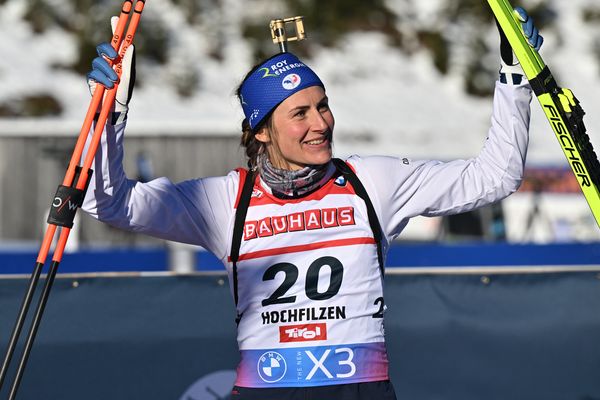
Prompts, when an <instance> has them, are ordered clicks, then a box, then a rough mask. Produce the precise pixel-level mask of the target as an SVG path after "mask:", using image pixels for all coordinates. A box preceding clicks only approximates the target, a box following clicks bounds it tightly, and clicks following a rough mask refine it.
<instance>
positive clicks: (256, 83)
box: [240, 53, 325, 129]
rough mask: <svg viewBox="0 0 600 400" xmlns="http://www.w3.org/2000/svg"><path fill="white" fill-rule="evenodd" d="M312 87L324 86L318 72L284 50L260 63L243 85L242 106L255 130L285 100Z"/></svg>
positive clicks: (241, 91) (241, 92)
mask: <svg viewBox="0 0 600 400" xmlns="http://www.w3.org/2000/svg"><path fill="white" fill-rule="evenodd" d="M310 86H321V87H323V88H325V86H324V85H323V82H321V80H320V79H319V77H318V76H317V74H315V73H314V72H313V70H311V69H310V68H309V67H307V66H306V65H305V64H304V63H303V62H302V61H300V60H299V59H298V57H296V56H295V55H293V54H291V53H281V54H278V55H276V56H275V57H272V58H270V59H268V60H267V61H265V62H264V63H263V64H261V65H260V66H259V67H258V68H257V69H256V70H255V71H254V72H253V73H252V74H251V75H250V76H249V77H248V78H246V80H245V81H244V83H243V84H242V88H241V90H240V95H241V99H240V100H241V103H242V108H243V109H244V114H245V115H246V118H247V119H248V122H249V123H250V127H251V128H252V129H254V128H256V127H257V126H258V125H259V124H260V123H261V122H262V121H263V120H264V119H265V117H266V116H267V115H269V113H270V112H271V111H273V110H274V109H275V108H276V107H277V106H278V105H279V104H280V103H281V102H282V101H284V100H285V99H287V98H288V97H290V96H291V95H293V94H294V93H297V92H299V91H300V90H302V89H306V88H307V87H310Z"/></svg>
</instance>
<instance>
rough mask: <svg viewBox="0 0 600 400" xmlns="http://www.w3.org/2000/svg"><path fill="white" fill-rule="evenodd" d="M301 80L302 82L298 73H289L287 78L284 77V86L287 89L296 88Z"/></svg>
mask: <svg viewBox="0 0 600 400" xmlns="http://www.w3.org/2000/svg"><path fill="white" fill-rule="evenodd" d="M300 82H302V78H300V75H298V74H289V75H287V76H286V77H285V78H283V82H282V85H283V88H284V89H287V90H293V89H296V88H297V87H298V86H300Z"/></svg>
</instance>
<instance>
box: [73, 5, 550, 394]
mask: <svg viewBox="0 0 600 400" xmlns="http://www.w3.org/2000/svg"><path fill="white" fill-rule="evenodd" d="M521 17H522V20H523V21H524V22H525V21H527V16H526V14H525V15H521ZM531 32H532V37H533V36H535V37H536V38H537V30H533V31H531ZM533 33H535V35H533ZM532 41H533V42H535V43H532V45H533V46H536V43H537V44H541V40H532ZM109 47H110V46H109ZM537 47H539V46H537ZM100 50H101V53H102V54H103V55H104V56H105V57H108V58H114V56H115V55H116V54H112V53H110V50H109V49H108V52H107V48H106V46H104V47H101V49H100ZM133 59H134V58H133V57H132V56H131V55H129V56H127V55H126V57H125V58H124V60H123V74H124V75H123V76H122V79H121V85H120V86H119V89H118V91H117V98H116V104H115V116H114V118H112V121H111V123H107V124H106V127H105V129H106V134H107V135H106V138H105V140H104V142H103V143H102V149H101V151H99V152H98V154H97V155H96V166H95V168H94V170H95V171H98V174H97V175H96V176H95V178H94V179H93V180H92V182H91V184H90V188H89V191H88V194H87V197H86V199H85V202H84V205H83V209H84V210H85V211H87V212H88V213H90V214H91V215H92V216H94V217H96V218H98V219H99V220H101V221H104V222H106V223H109V224H111V225H113V226H116V227H118V228H122V229H126V230H130V231H136V232H141V233H145V234H149V235H153V236H157V237H160V238H164V239H168V240H175V241H180V242H185V243H190V244H195V245H200V246H202V247H204V248H205V249H207V250H209V251H210V252H212V253H213V254H215V255H216V256H217V257H218V258H219V259H220V260H221V262H222V263H223V265H224V266H225V268H226V270H227V272H228V275H229V284H230V289H231V293H232V295H233V298H234V302H235V306H236V312H237V318H236V322H237V329H238V330H237V341H238V346H239V349H240V358H241V360H240V363H239V365H238V369H237V378H236V382H235V387H234V388H233V390H232V393H231V395H232V399H234V400H252V399H261V400H269V399H289V400H295V399H319V400H322V399H344V400H365V399H369V400H371V399H378V400H392V399H395V398H396V396H395V394H394V389H393V386H392V383H391V382H390V380H389V373H388V355H387V351H386V345H385V336H384V329H383V318H384V313H385V312H386V306H385V302H384V296H383V283H382V282H383V272H384V265H385V259H386V255H387V251H388V250H389V247H390V243H391V242H392V241H393V240H394V239H395V238H396V237H397V236H398V235H399V234H400V233H401V232H402V231H403V229H404V228H405V227H406V225H407V223H408V221H409V220H410V219H411V218H412V217H415V216H418V215H424V216H440V215H450V214H456V213H460V212H465V211H469V210H473V209H475V208H477V207H480V206H483V205H486V204H490V203H493V202H496V201H498V200H500V199H502V198H504V197H506V196H508V195H509V194H511V193H512V192H514V191H515V190H516V189H517V188H518V187H519V185H520V182H521V178H522V174H523V164H524V161H525V154H526V151H527V143H528V129H529V116H530V112H529V103H530V101H531V98H532V96H531V87H530V85H529V83H528V82H527V80H526V79H525V78H524V77H523V74H522V72H521V71H520V67H519V66H518V65H505V64H503V66H502V70H501V76H500V79H499V81H498V82H497V83H496V92H495V96H494V108H493V110H494V111H493V116H492V124H491V128H490V130H489V133H488V138H487V140H486V142H485V145H484V146H483V149H482V150H481V153H480V154H479V155H478V156H476V157H473V158H471V159H468V160H455V161H452V162H447V163H444V162H440V161H435V160H419V161H413V160H410V159H408V158H405V157H402V158H397V157H387V156H372V157H359V156H352V157H350V158H348V159H347V160H340V159H336V158H332V140H333V130H334V117H333V113H332V111H331V109H330V106H329V99H328V97H327V95H326V90H325V85H324V83H323V82H322V81H321V79H319V77H318V76H317V74H316V73H315V72H314V71H313V70H311V69H310V68H309V67H308V66H307V65H306V64H305V63H303V62H302V61H301V60H299V59H298V58H297V57H296V56H294V55H293V54H291V53H281V54H277V55H276V56H274V57H271V58H269V59H267V60H265V61H263V62H261V63H259V64H258V65H257V66H255V67H254V68H252V70H251V71H250V72H249V73H248V74H247V75H246V78H245V79H244V80H243V82H242V83H241V85H240V87H239V88H238V91H237V94H238V98H239V101H240V104H241V106H242V109H243V111H244V114H245V119H244V121H243V122H242V131H243V133H242V145H243V146H244V147H245V148H246V155H247V156H248V167H249V168H248V169H243V168H239V169H237V170H235V171H231V172H230V173H229V174H228V175H227V176H222V177H210V178H199V179H194V180H190V181H185V182H180V183H172V182H171V181H170V180H169V179H167V178H158V179H155V180H153V181H150V182H145V183H142V182H137V181H135V180H130V179H127V177H126V176H125V173H124V171H123V169H122V160H123V157H124V155H123V137H124V131H125V125H126V115H127V109H128V106H127V105H128V102H129V98H130V96H131V88H132V85H133V82H134V79H133V74H131V71H132V65H133V62H132V60H133ZM97 64H98V61H97V62H96V65H97ZM126 76H130V77H131V79H129V80H127V79H125V78H124V77H126ZM90 77H91V78H92V80H94V81H96V82H99V83H101V84H103V85H105V86H107V87H111V86H112V85H113V83H112V82H111V79H110V77H109V76H106V79H104V78H103V73H102V71H101V70H100V69H96V70H95V73H93V75H90Z"/></svg>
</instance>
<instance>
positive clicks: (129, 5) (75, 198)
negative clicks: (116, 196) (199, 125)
mask: <svg viewBox="0 0 600 400" xmlns="http://www.w3.org/2000/svg"><path fill="white" fill-rule="evenodd" d="M138 4H139V5H138ZM143 7H144V1H141V0H138V1H137V2H136V5H135V7H133V2H132V0H126V1H125V2H124V3H123V5H122V7H121V14H120V16H119V20H118V22H117V26H116V27H115V32H114V34H113V37H112V41H111V44H112V46H113V48H114V49H115V50H119V48H120V47H121V43H122V42H123V33H124V31H125V26H126V25H127V20H128V19H129V14H130V13H131V10H132V9H133V10H134V12H135V14H134V16H135V15H137V17H136V18H132V21H133V20H137V21H136V22H135V23H134V24H133V26H132V24H131V23H130V28H129V29H128V31H127V37H128V38H129V39H126V42H128V45H129V44H131V41H132V40H133V36H134V34H135V30H136V29H137V25H138V23H139V14H141V11H142V10H143ZM125 50H126V49H125ZM123 54H124V51H121V56H122V55H123ZM118 74H119V75H120V70H119V71H118ZM115 89H116V88H115ZM104 92H105V90H104V87H103V86H102V85H98V86H97V88H96V90H95V92H94V96H93V97H92V100H91V102H90V106H89V108H88V111H87V114H86V117H85V119H84V123H83V126H82V128H81V131H80V134H79V138H78V140H77V143H76V145H75V149H74V151H73V155H72V157H71V161H70V163H69V167H68V169H67V172H66V174H65V178H64V180H63V185H62V187H61V186H59V190H58V191H57V196H56V197H55V198H54V201H53V204H52V207H54V208H58V212H59V213H60V211H61V210H63V209H65V208H66V207H67V204H68V207H69V208H68V210H69V212H67V213H66V214H68V216H67V217H66V218H62V219H61V220H51V218H50V217H49V226H48V229H47V231H46V234H45V237H44V240H43V242H42V245H41V248H40V252H39V254H38V258H37V262H36V265H35V268H34V271H33V273H32V276H31V279H30V283H29V287H28V290H27V292H26V294H25V297H24V299H23V303H22V305H21V309H20V311H19V316H18V318H17V322H16V324H15V327H14V329H13V332H12V335H11V339H10V341H9V346H8V349H7V353H6V357H5V360H4V362H3V364H2V370H1V372H0V389H1V388H2V384H3V381H4V379H5V376H6V373H7V370H8V366H9V364H10V361H11V359H12V356H13V354H14V350H15V347H16V343H17V341H18V338H19V336H20V333H21V329H22V326H23V323H24V321H25V318H26V315H27V312H28V309H29V306H30V303H31V300H32V297H33V294H34V292H35V288H36V285H37V282H38V281H39V276H40V273H41V270H42V268H43V266H44V263H45V261H46V258H47V256H48V253H49V250H50V246H51V243H52V240H53V238H54V235H55V233H56V230H57V226H59V225H60V226H62V227H63V229H62V230H61V239H62V240H60V239H59V242H58V244H57V248H56V250H55V253H54V256H53V262H52V265H51V268H50V271H49V273H48V275H47V278H46V284H45V286H44V290H43V292H42V296H41V298H40V300H39V302H38V307H37V310H36V314H35V316H34V319H33V321H32V325H31V328H30V331H29V334H28V338H27V343H26V346H25V350H24V352H23V356H22V358H21V362H20V364H19V369H18V370H17V375H16V378H15V380H14V382H13V385H12V388H11V394H10V397H9V398H10V399H13V398H14V396H16V391H17V389H18V386H19V383H20V380H21V378H22V374H23V371H24V368H25V365H26V362H27V359H28V357H29V353H30V351H31V347H32V345H33V341H34V339H35V335H36V332H37V329H38V327H39V323H40V321H41V317H42V314H43V311H44V308H45V305H46V302H47V299H48V297H49V294H50V289H51V287H52V283H53V281H54V277H55V275H56V271H57V268H58V264H59V262H60V260H61V258H62V254H63V251H64V248H65V246H66V240H67V238H68V232H69V231H70V228H71V227H72V225H73V218H74V216H75V211H76V209H77V207H78V206H80V205H81V204H80V203H81V201H83V195H84V193H85V188H86V187H87V183H88V181H89V177H90V176H91V175H90V169H89V167H90V166H91V161H93V155H92V157H88V158H90V160H91V161H90V162H89V163H88V165H87V168H85V167H84V168H79V167H78V164H79V162H80V160H81V156H82V153H83V149H84V146H85V142H86V139H87V136H88V134H89V131H90V128H91V126H92V123H93V120H94V117H95V115H96V112H97V110H98V108H99V106H100V104H101V102H102V98H103V97H104ZM109 97H110V96H107V99H106V100H105V101H104V104H103V106H102V108H101V110H105V109H106V110H107V111H106V112H104V113H102V112H101V114H104V115H106V116H107V115H108V112H109V111H110V108H111V106H112V102H113V101H114V93H113V95H112V97H111V98H112V100H111V99H110V98H109ZM105 122H106V118H105V119H104V121H102V120H99V121H98V125H99V126H100V127H103V126H104V124H105ZM95 136H96V135H95ZM99 139H100V137H98V138H97V139H96V141H97V142H98V141H99ZM97 142H96V143H95V146H94V148H93V152H94V153H95V151H96V149H97V147H98V143H97ZM90 151H92V150H91V149H90ZM92 154H93V153H92ZM84 170H85V173H82V172H83V171H84ZM77 177H78V178H79V179H77ZM75 179H77V185H76V186H75V189H76V190H78V192H73V191H72V189H73V187H72V186H73V183H74V181H75ZM69 189H71V191H69ZM64 196H66V197H64ZM73 205H74V207H73V208H71V207H72V206H73ZM66 214H65V215H66ZM51 216H52V213H51Z"/></svg>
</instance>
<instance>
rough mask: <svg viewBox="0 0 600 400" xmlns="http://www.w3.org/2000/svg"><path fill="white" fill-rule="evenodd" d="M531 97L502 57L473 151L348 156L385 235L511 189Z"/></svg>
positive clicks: (520, 164)
mask: <svg viewBox="0 0 600 400" xmlns="http://www.w3.org/2000/svg"><path fill="white" fill-rule="evenodd" d="M519 12H520V13H521V16H522V21H523V27H524V29H525V30H526V33H528V36H529V37H530V40H531V45H532V46H533V47H538V48H539V46H541V44H542V39H541V36H539V33H538V31H537V29H535V27H533V26H532V24H531V22H530V19H529V17H528V16H527V14H526V13H524V11H522V10H520V11H519ZM506 53H507V52H506V51H503V54H506ZM519 72H520V73H519ZM531 99H532V94H531V87H530V85H529V83H528V82H527V80H526V78H525V77H524V76H523V73H522V71H521V70H520V67H519V66H518V65H515V64H512V62H510V60H508V59H507V58H504V57H503V61H502V68H501V70H500V79H499V81H498V82H497V83H496V87H495V92H494V100H493V112H492V119H491V127H490V129H489V132H488V136H487V138H486V141H485V144H484V146H483V148H482V150H481V152H480V153H479V155H478V156H476V157H474V158H471V159H468V160H455V161H451V162H441V161H433V160H427V161H412V160H408V159H399V158H395V157H369V158H365V159H359V158H354V159H350V162H353V163H355V164H356V166H357V173H358V174H359V176H360V177H361V178H363V177H364V178H363V179H364V180H365V186H367V190H369V189H370V190H369V192H370V193H373V197H374V198H375V202H376V203H377V204H378V207H379V210H378V213H379V216H380V219H381V221H380V222H381V224H382V226H383V227H384V231H385V232H386V233H387V235H388V237H389V238H394V237H395V236H397V235H398V234H399V233H400V232H401V231H402V229H403V228H404V227H405V226H406V224H407V223H408V221H409V219H410V218H411V217H415V216H417V215H424V216H440V215H449V214H457V213H461V212H466V211H469V210H472V209H474V208H477V207H481V206H484V205H487V204H490V203H493V202H496V201H499V200H501V199H503V198H505V197H506V196H508V195H509V194H511V193H513V192H514V191H516V190H517V189H518V188H519V186H520V183H521V179H522V176H523V170H524V164H525V158H526V153H527V145H528V139H529V120H530V102H531ZM376 207H377V206H376Z"/></svg>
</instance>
